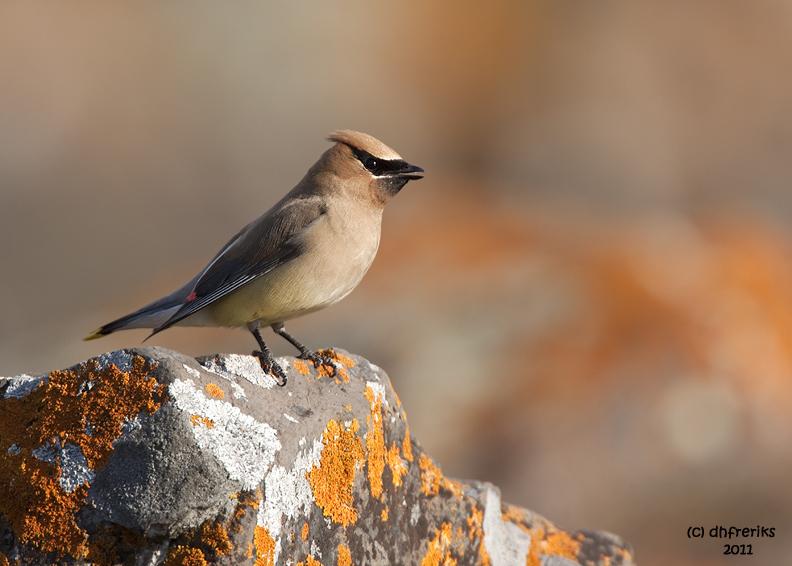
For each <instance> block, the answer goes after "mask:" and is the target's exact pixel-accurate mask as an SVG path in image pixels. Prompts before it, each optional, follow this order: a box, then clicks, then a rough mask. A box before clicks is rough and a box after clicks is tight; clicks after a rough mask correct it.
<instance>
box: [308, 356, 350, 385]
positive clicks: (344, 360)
mask: <svg viewBox="0 0 792 566" xmlns="http://www.w3.org/2000/svg"><path fill="white" fill-rule="evenodd" d="M316 353H317V354H319V355H320V356H327V357H328V358H330V359H331V360H333V361H335V362H337V363H338V364H341V365H342V366H343V367H340V368H336V371H337V372H338V375H340V376H341V378H342V379H343V380H344V382H345V383H349V373H348V372H347V370H346V369H344V368H352V367H355V362H354V361H353V360H352V358H350V357H348V356H345V355H344V354H337V353H336V352H335V350H333V349H332V348H327V349H326V350H317V352H316ZM330 373H331V371H330V370H329V369H328V368H327V367H326V366H319V379H321V378H322V377H323V376H326V377H330ZM336 381H338V379H336ZM339 383H340V382H339Z"/></svg>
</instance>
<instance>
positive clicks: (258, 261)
mask: <svg viewBox="0 0 792 566" xmlns="http://www.w3.org/2000/svg"><path fill="white" fill-rule="evenodd" d="M279 204H280V203H279ZM325 213H326V209H325V207H324V205H323V204H322V202H321V201H319V200H318V198H317V197H315V196H314V197H306V198H296V199H295V198H292V199H290V200H289V201H287V202H285V203H283V204H281V205H280V206H278V205H276V206H275V207H274V208H273V210H271V211H270V212H268V213H266V214H265V215H264V216H262V217H260V218H259V219H257V220H254V221H253V222H251V223H250V224H248V225H247V226H245V227H244V228H243V229H242V230H241V231H240V232H239V234H237V235H236V236H235V237H234V238H232V239H231V241H230V242H228V244H226V246H225V248H223V250H222V251H221V252H220V253H219V254H217V256H216V257H215V258H214V259H213V260H212V262H211V263H210V264H209V265H208V266H207V267H206V268H205V269H204V271H203V273H202V274H201V276H200V277H199V278H198V280H197V281H196V283H195V286H194V287H193V289H192V291H191V292H190V293H189V295H188V296H187V298H186V300H185V302H184V304H182V306H181V307H180V308H179V310H177V311H176V312H175V313H174V314H173V316H171V317H170V318H169V319H168V320H167V321H166V322H165V323H164V324H162V325H161V326H159V327H157V328H155V329H154V330H153V332H152V333H151V336H153V335H154V334H156V333H158V332H161V331H163V330H165V329H167V328H170V327H171V326H173V325H174V324H176V323H177V322H179V321H180V320H183V319H185V318H187V317H188V316H190V315H192V314H195V313H196V312H198V311H199V310H201V309H203V308H205V307H206V306H208V305H210V304H212V303H214V302H215V301H217V300H218V299H221V298H223V297H225V296H226V295H228V294H229V293H233V292H234V291H236V290H237V289H239V288H240V287H242V286H244V285H247V284H248V283H250V282H251V281H253V280H254V279H257V278H259V277H261V276H262V275H264V274H266V273H269V272H270V271H272V270H273V269H275V268H276V267H278V266H279V265H281V264H283V263H286V262H287V261H290V260H292V259H294V258H295V257H297V256H299V255H300V254H301V253H302V249H301V238H299V235H300V234H302V233H303V232H304V231H305V230H306V229H308V227H309V226H310V225H312V224H313V223H315V222H316V221H317V220H318V219H319V218H321V216H322V215H323V214H325Z"/></svg>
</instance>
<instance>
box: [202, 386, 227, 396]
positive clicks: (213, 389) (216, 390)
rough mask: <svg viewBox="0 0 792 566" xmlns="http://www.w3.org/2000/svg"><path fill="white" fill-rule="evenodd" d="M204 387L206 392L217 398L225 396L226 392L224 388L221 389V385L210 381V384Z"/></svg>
mask: <svg viewBox="0 0 792 566" xmlns="http://www.w3.org/2000/svg"><path fill="white" fill-rule="evenodd" d="M204 389H206V392H207V393H208V394H209V395H211V396H212V397H214V398H215V399H222V398H223V397H225V393H224V392H223V390H222V389H220V387H218V386H217V385H215V384H214V383H210V384H209V385H207V386H206V387H204Z"/></svg>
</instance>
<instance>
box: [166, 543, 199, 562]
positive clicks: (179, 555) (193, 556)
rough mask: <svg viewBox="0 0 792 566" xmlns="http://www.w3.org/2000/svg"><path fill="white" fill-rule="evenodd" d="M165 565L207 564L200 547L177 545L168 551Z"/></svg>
mask: <svg viewBox="0 0 792 566" xmlns="http://www.w3.org/2000/svg"><path fill="white" fill-rule="evenodd" d="M165 566H207V562H206V558H204V553H203V552H201V550H200V549H198V548H190V547H189V546H177V547H176V548H172V549H171V550H170V551H169V552H168V557H167V558H166V559H165Z"/></svg>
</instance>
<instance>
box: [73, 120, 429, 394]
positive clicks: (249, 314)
mask: <svg viewBox="0 0 792 566" xmlns="http://www.w3.org/2000/svg"><path fill="white" fill-rule="evenodd" d="M328 141H330V142H333V145H332V147H330V148H329V149H328V150H327V151H325V152H324V153H323V154H322V156H321V157H320V158H319V160H318V161H317V162H316V163H315V164H314V165H313V166H312V167H311V168H310V169H308V172H307V173H306V175H305V176H304V177H303V178H302V180H301V181H300V182H299V183H297V185H296V186H295V187H294V188H293V189H292V190H291V191H289V192H288V193H287V194H286V195H285V196H284V197H283V198H282V199H281V200H279V201H278V202H277V203H276V204H275V205H274V206H273V207H272V208H270V209H269V210H268V211H267V212H265V213H264V214H263V215H262V216H260V217H259V218H258V219H256V220H254V221H252V222H251V223H250V224H248V225H247V226H245V227H244V228H242V229H241V230H240V231H239V232H238V233H237V234H236V235H235V236H234V237H233V238H231V239H230V240H229V241H228V243H227V244H226V245H225V246H223V247H222V249H221V250H220V252H219V253H218V254H217V255H215V256H214V258H213V259H212V260H211V261H210V262H209V263H208V265H207V266H206V267H204V268H203V269H202V270H201V271H200V272H199V273H198V274H197V275H196V276H195V277H193V278H192V279H191V280H190V281H188V282H187V283H186V284H185V285H184V286H182V287H181V288H179V289H177V290H176V291H174V292H173V293H171V294H170V295H167V296H165V297H162V298H161V299H158V300H156V301H154V302H152V303H150V304H148V305H146V306H144V307H142V308H140V309H138V310H136V311H135V312H133V313H130V314H128V315H126V316H123V317H121V318H119V319H117V320H114V321H112V322H110V323H108V324H105V325H104V326H101V327H99V328H97V329H96V330H94V331H93V332H92V333H91V334H89V335H88V336H87V337H85V338H84V340H94V339H96V338H101V337H102V336H106V335H108V334H111V333H113V332H116V331H119V330H128V329H133V328H148V329H151V330H152V332H151V334H150V335H149V336H148V337H147V338H146V340H148V339H149V338H151V337H152V336H154V335H155V334H157V333H159V332H162V331H163V330H167V329H168V328H170V327H172V326H219V327H232V328H234V327H236V328H247V329H248V330H249V331H250V332H251V334H253V337H254V338H255V339H256V342H257V343H258V346H259V349H258V350H254V351H253V354H252V355H253V356H256V357H257V358H258V360H259V362H260V365H261V368H262V369H263V370H264V371H265V372H266V373H269V374H271V375H273V376H274V377H275V378H276V381H277V383H278V385H281V386H283V385H285V384H286V373H285V371H284V370H283V368H282V367H280V365H279V364H278V363H277V362H276V361H275V359H274V357H273V355H272V352H271V351H270V349H269V348H268V347H267V345H266V344H265V343H264V340H263V338H262V336H261V332H260V329H261V328H264V327H266V326H270V327H271V328H272V330H273V331H274V332H275V333H276V334H278V335H280V336H282V337H283V338H285V339H286V340H287V341H288V342H290V343H291V344H292V345H293V346H294V347H295V348H297V349H298V350H299V351H300V358H302V359H305V360H308V361H310V362H311V363H312V364H313V365H314V366H315V367H319V366H326V367H327V368H328V369H329V370H330V372H331V373H332V375H335V372H336V369H335V366H334V365H333V361H332V360H331V359H330V358H329V357H327V356H324V355H320V354H319V353H317V352H312V351H311V350H309V349H308V348H307V347H306V346H304V345H303V344H302V343H300V342H298V341H297V340H296V339H295V338H294V337H293V336H292V335H291V334H289V333H287V332H286V327H285V322H286V321H288V320H292V319H294V318H297V317H300V316H303V315H306V314H309V313H312V312H315V311H317V310H320V309H323V308H325V307H328V306H330V305H332V304H334V303H336V302H338V301H340V300H341V299H343V298H344V297H346V296H347V295H348V294H349V293H350V292H351V291H352V290H353V289H354V288H355V287H356V286H357V285H358V283H360V281H361V279H362V278H363V276H364V275H365V273H366V271H368V269H369V267H370V266H371V263H372V261H373V260H374V256H375V255H376V253H377V248H378V247H379V241H380V232H381V226H382V213H383V210H384V207H385V204H386V203H387V202H388V201H389V200H390V199H391V198H392V197H394V196H395V195H396V194H397V193H398V192H399V191H400V190H401V189H402V188H403V187H404V185H406V184H407V182H408V181H412V180H417V179H421V178H422V177H423V173H424V170H423V169H422V168H420V167H418V166H416V165H411V164H409V163H407V162H406V161H405V160H404V159H402V158H401V156H400V155H399V154H398V153H396V152H395V151H394V150H392V149H391V148H390V147H388V146H387V145H385V144H384V143H382V142H381V141H379V140H378V139H376V138H374V137H372V136H370V135H368V134H364V133H361V132H356V131H352V130H338V131H335V132H333V133H331V134H330V136H329V137H328ZM144 341H145V340H144Z"/></svg>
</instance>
